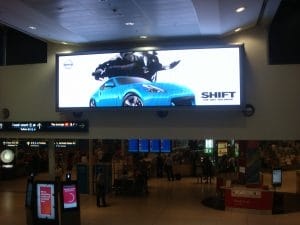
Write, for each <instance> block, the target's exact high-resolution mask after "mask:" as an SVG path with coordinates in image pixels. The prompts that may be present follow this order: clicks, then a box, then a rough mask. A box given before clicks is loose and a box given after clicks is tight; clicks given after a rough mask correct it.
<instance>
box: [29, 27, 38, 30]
mask: <svg viewBox="0 0 300 225" xmlns="http://www.w3.org/2000/svg"><path fill="white" fill-rule="evenodd" d="M28 28H29V29H31V30H36V27H35V26H29V27H28Z"/></svg>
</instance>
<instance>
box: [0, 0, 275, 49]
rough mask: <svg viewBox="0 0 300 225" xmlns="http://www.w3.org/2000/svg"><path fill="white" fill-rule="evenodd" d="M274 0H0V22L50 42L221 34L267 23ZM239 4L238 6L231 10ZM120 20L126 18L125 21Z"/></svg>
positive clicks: (271, 13)
mask: <svg viewBox="0 0 300 225" xmlns="http://www.w3.org/2000/svg"><path fill="white" fill-rule="evenodd" d="M280 2H281V1H280V0H0V23H2V24H4V25H6V26H9V27H11V28H14V29H16V30H18V31H21V32H24V33H26V34H29V35H31V36H33V37H36V38H39V39H42V40H45V41H50V42H67V43H75V44H81V43H94V42H107V41H124V40H134V39H139V38H141V37H142V36H147V37H148V39H151V38H152V39H155V38H167V37H176V38H178V37H199V36H200V37H206V36H209V37H211V36H213V37H221V36H226V35H230V34H232V33H233V32H234V30H235V29H236V28H239V27H241V28H242V30H243V29H249V28H253V27H255V26H257V25H258V24H267V25H268V24H269V23H270V21H271V20H272V18H273V16H274V15H275V13H276V10H277V9H278V6H279V4H280ZM241 6H244V7H245V10H244V11H243V12H240V13H237V12H235V10H236V9H237V8H239V7H241ZM126 23H129V24H127V25H126Z"/></svg>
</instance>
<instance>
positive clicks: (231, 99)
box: [56, 46, 241, 110]
mask: <svg viewBox="0 0 300 225" xmlns="http://www.w3.org/2000/svg"><path fill="white" fill-rule="evenodd" d="M240 59H241V46H224V47H209V48H193V49H173V50H150V51H126V52H118V51H115V52H109V53H104V52H103V53H80V54H74V53H73V54H57V61H56V65H57V109H58V110H63V109H74V108H107V107H124V106H138V107H177V106H178V107H183V106H184V107H187V106H188V107H189V106H192V107H194V106H201V107H203V106H240V105H241V65H240Z"/></svg>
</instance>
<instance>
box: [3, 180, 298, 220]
mask: <svg viewBox="0 0 300 225" xmlns="http://www.w3.org/2000/svg"><path fill="white" fill-rule="evenodd" d="M25 184H26V179H25V178H22V179H14V180H10V181H0V221H1V225H2V224H3V225H4V224H12V225H25V224H26V217H25V210H24V209H25V207H24V198H25V193H24V192H25ZM149 192H150V193H149V194H148V195H142V196H120V195H114V194H110V195H109V196H108V198H107V202H108V204H109V207H106V208H103V207H101V208H97V207H96V200H95V196H94V195H86V194H84V195H81V196H80V200H81V224H82V225H96V224H97V225H98V224H101V225H134V224H136V225H166V224H172V225H194V224H195V225H259V224H262V225H268V224H270V225H299V224H300V212H297V213H289V214H281V215H256V214H250V213H241V212H228V211H221V210H215V209H211V208H207V207H206V206H204V205H203V204H202V203H201V200H202V199H203V198H205V197H206V196H212V195H214V193H215V184H214V183H213V184H199V183H197V182H196V178H183V179H181V180H177V181H173V182H169V181H167V179H165V178H162V179H156V178H153V179H150V180H149ZM299 204H300V203H299Z"/></svg>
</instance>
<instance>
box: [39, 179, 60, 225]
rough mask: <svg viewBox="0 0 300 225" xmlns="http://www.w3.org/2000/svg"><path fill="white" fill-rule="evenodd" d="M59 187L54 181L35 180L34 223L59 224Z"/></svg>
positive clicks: (41, 224) (44, 224)
mask: <svg viewBox="0 0 300 225" xmlns="http://www.w3.org/2000/svg"><path fill="white" fill-rule="evenodd" d="M57 199H58V197H57V187H56V184H55V182H53V181H35V182H34V224H35V225H57V224H59V223H58V221H59V220H58V201H57Z"/></svg>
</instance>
